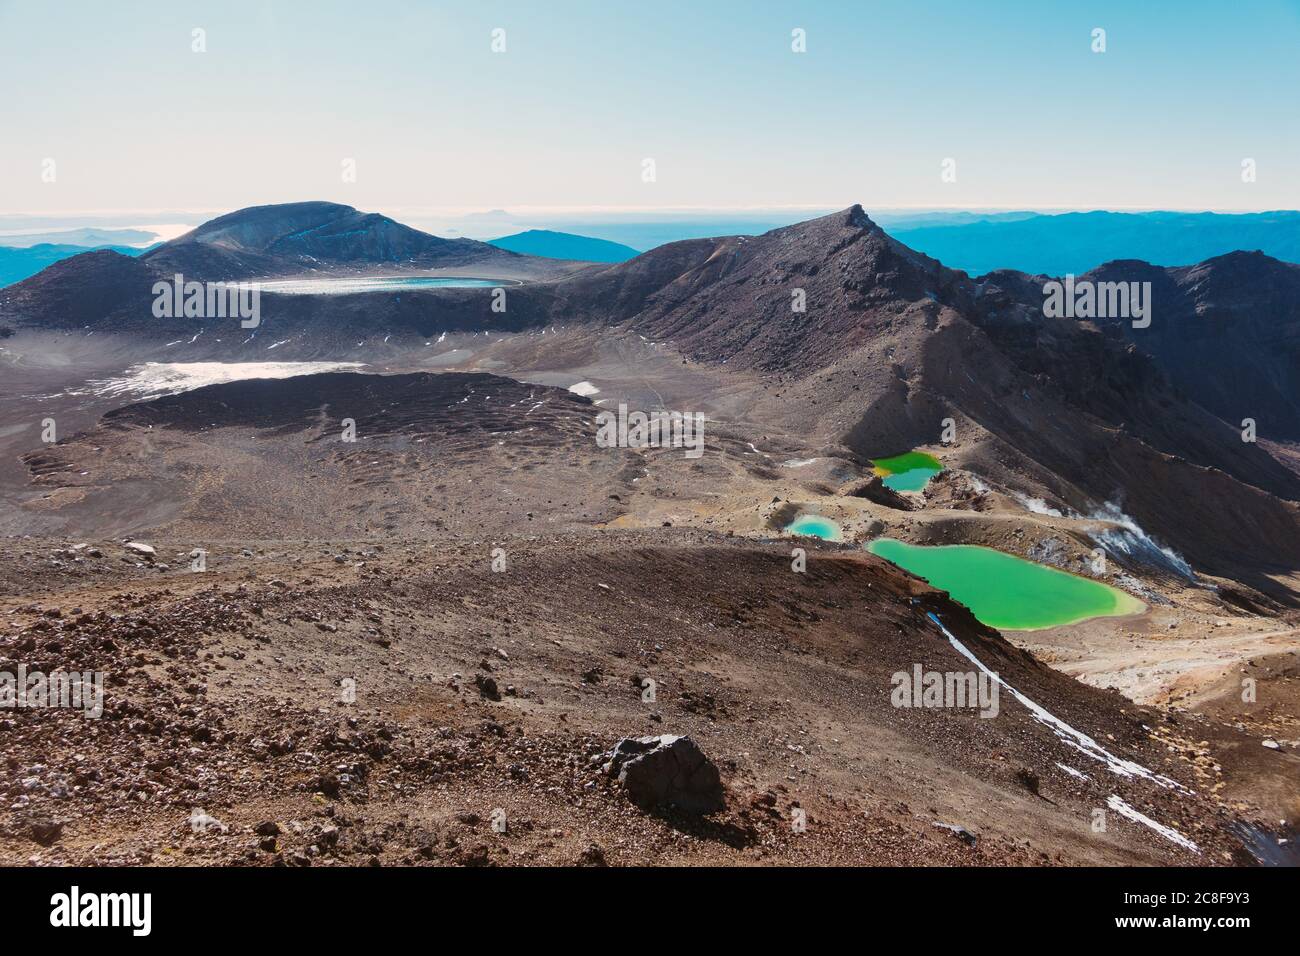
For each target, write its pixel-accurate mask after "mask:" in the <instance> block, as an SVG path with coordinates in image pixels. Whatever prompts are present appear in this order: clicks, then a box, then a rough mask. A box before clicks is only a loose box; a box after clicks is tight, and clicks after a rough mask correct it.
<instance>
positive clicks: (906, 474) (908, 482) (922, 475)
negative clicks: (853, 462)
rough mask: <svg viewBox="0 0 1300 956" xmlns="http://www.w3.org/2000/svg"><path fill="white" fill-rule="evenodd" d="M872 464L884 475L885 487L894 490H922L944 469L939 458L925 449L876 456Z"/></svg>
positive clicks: (877, 471)
mask: <svg viewBox="0 0 1300 956" xmlns="http://www.w3.org/2000/svg"><path fill="white" fill-rule="evenodd" d="M871 464H872V466H873V470H874V471H875V473H876V474H878V475H883V476H884V479H885V480H884V485H885V487H886V488H891V489H893V490H894V491H920V490H921V489H922V488H924V487H925V483H926V482H927V481H929V480H930V479H931V478H933V477H934V476H935V475H937V474H939V472H941V471H943V465H942V464H941V463H940V461H939V459H938V458H935V457H934V455H927V454H926V453H925V452H923V451H909V452H906V453H905V454H902V455H894V456H893V457H892V458H876V459H873V460H872V462H871Z"/></svg>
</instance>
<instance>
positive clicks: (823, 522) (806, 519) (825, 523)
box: [785, 515, 840, 541]
mask: <svg viewBox="0 0 1300 956" xmlns="http://www.w3.org/2000/svg"><path fill="white" fill-rule="evenodd" d="M785 530H786V531H789V532H790V533H791V534H801V535H805V536H807V537H810V538H821V539H822V540H823V541H838V540H840V529H839V526H838V525H837V524H836V523H835V522H834V521H831V520H830V519H829V518H823V517H822V516H821V515H800V516H799V517H798V518H795V519H794V520H793V521H791V522H790V523H789V524H788V525H786V526H785Z"/></svg>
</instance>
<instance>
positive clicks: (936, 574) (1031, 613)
mask: <svg viewBox="0 0 1300 956" xmlns="http://www.w3.org/2000/svg"><path fill="white" fill-rule="evenodd" d="M867 550H868V551H870V552H871V553H872V554H878V555H880V557H882V558H884V559H885V560H887V561H891V562H893V563H894V564H896V565H898V566H899V567H900V568H904V569H906V570H908V571H911V572H912V573H913V574H915V575H917V576H918V577H921V578H924V579H925V580H926V581H928V582H930V583H931V584H933V585H934V586H935V587H936V588H939V589H941V590H944V591H947V592H948V593H949V594H950V595H951V596H952V598H953V600H955V601H959V602H960V603H962V604H964V605H966V606H967V607H968V608H970V609H971V613H972V614H974V615H975V617H977V618H978V619H979V620H980V621H981V622H982V623H984V624H987V625H989V627H996V628H1000V629H1002V630H1011V631H1032V630H1039V629H1041V628H1045V627H1059V626H1060V625H1062V624H1076V623H1078V622H1079V621H1086V620H1088V619H1089V618H1093V617H1118V616H1120V615H1123V614H1137V613H1139V612H1140V611H1143V610H1145V609H1146V605H1145V604H1143V603H1142V602H1141V601H1139V600H1138V599H1137V598H1135V597H1133V596H1131V595H1129V594H1125V593H1124V592H1123V591H1120V590H1117V589H1116V588H1113V587H1111V586H1110V585H1108V584H1102V583H1101V582H1100V581H1093V580H1090V579H1089V578H1084V577H1080V576H1079V575H1077V574H1070V573H1069V572H1067V571H1061V570H1058V569H1057V568H1050V567H1048V566H1047V565H1044V564H1035V563H1034V562H1033V561H1026V560H1024V559H1023V558H1017V557H1015V556H1014V555H1010V554H1003V553H1002V552H1001V551H994V550H993V549H992V548H981V547H977V546H975V545H968V544H953V545H938V546H933V547H927V546H925V545H914V544H906V543H904V542H902V541H895V540H894V539H892V538H877V539H876V540H875V541H872V542H871V543H870V544H869V545H868V546H867Z"/></svg>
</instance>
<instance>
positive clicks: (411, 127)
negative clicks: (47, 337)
mask: <svg viewBox="0 0 1300 956" xmlns="http://www.w3.org/2000/svg"><path fill="white" fill-rule="evenodd" d="M1098 28H1100V29H1103V30H1105V52H1094V49H1093V47H1094V45H1095V41H1094V37H1093V31H1094V30H1095V29H1098ZM796 29H798V30H803V31H804V32H805V36H806V52H801V53H799V52H794V50H793V49H792V42H793V40H792V31H794V30H796ZM195 30H202V31H203V34H202V38H203V45H204V46H205V49H204V50H203V51H202V52H196V50H195V49H194V47H195V45H196V40H195V34H194V31H195ZM494 30H503V31H504V45H505V49H504V51H503V52H494V50H493V48H492V47H493V31H494ZM497 36H498V38H500V36H501V34H498V35H497ZM499 45H500V43H499V39H498V46H499ZM0 87H2V88H3V89H4V90H5V91H6V93H5V96H4V97H3V104H2V105H0V216H3V215H5V214H15V213H71V212H74V211H75V212H90V211H101V212H121V211H127V210H133V211H142V210H167V209H185V210H202V211H225V210H230V209H235V208H240V207H243V206H250V205H257V204H262V203H273V202H290V201H298V200H307V199H326V200H332V201H336V202H344V203H348V204H350V205H353V206H356V207H358V208H362V209H376V210H381V211H385V212H389V213H390V214H393V213H399V214H400V213H401V212H403V211H406V212H414V211H419V210H452V211H460V212H473V211H485V210H493V209H507V210H510V211H511V212H521V211H529V210H534V211H538V210H540V211H543V212H545V211H546V210H569V211H572V210H575V209H591V210H605V211H608V210H627V209H631V210H644V209H655V210H669V209H687V208H698V209H746V208H748V209H775V208H782V207H810V208H813V207H815V208H842V207H845V206H848V205H850V204H852V203H854V202H861V203H862V204H863V205H865V206H866V207H867V209H868V210H872V209H881V208H892V209H898V208H911V207H933V208H945V209H953V208H1003V209H1044V210H1051V209H1094V208H1105V209H1156V208H1160V209H1189V210H1204V209H1213V210H1265V209H1281V208H1287V209H1293V208H1297V206H1300V185H1298V184H1300V95H1297V93H1298V92H1300V0H1233V2H1230V3H1229V2H1201V0H1178V2H1174V0H1150V2H1143V3H1133V2H1131V0H1128V2H1116V3H1111V2H1077V0H1036V2H1018V0H987V2H979V3H974V2H966V0H953V2H946V0H933V2H927V0H898V2H894V0H837V2H832V0H822V2H790V0H787V2H767V0H744V2H740V0H687V2H678V0H655V2H650V3H640V2H632V0H602V2H586V0H545V2H532V0H530V2H505V0H474V2H463V3H460V2H436V0H410V2H401V0H367V2H364V3H361V2H356V0H349V2H330V0H281V2H273V0H220V2H188V0H165V2H151V0H140V2H132V0H120V2H112V3H108V2H103V0H93V2H81V0H0ZM1247 159H1250V160H1254V164H1255V166H1254V168H1255V172H1256V175H1255V181H1253V182H1243V177H1242V163H1243V161H1244V160H1247ZM50 160H52V161H53V165H52V166H50V164H49V162H48V161H50ZM347 160H352V161H353V162H354V164H355V167H354V168H355V181H345V178H344V163H345V161H347ZM646 160H653V163H654V177H653V181H646V177H645V168H646V167H645V162H646ZM945 160H952V161H953V163H952V164H951V165H950V166H948V167H947V168H948V169H949V170H951V171H955V177H953V176H949V177H948V178H949V179H950V180H951V181H945V177H944V176H943V173H944V169H945V166H944V162H945ZM49 170H52V171H53V176H52V177H51V176H50V175H49ZM50 178H52V180H53V181H46V180H48V179H50Z"/></svg>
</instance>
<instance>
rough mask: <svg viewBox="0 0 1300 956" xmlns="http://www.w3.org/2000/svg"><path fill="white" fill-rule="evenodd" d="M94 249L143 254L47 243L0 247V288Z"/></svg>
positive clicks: (119, 248)
mask: <svg viewBox="0 0 1300 956" xmlns="http://www.w3.org/2000/svg"><path fill="white" fill-rule="evenodd" d="M96 249H111V250H112V251H113V252H116V253H118V254H119V255H123V256H138V255H140V253H142V252H144V250H143V249H136V248H134V247H132V246H76V245H65V244H63V243H58V244H55V243H48V242H46V243H41V244H39V245H35V246H26V247H23V248H12V247H9V246H0V287H3V286H7V285H11V284H12V283H14V282H21V281H22V280H23V279H26V278H27V277H28V276H34V275H36V273H38V272H40V271H41V270H42V269H44V268H45V267H46V266H50V265H53V264H54V263H56V262H58V261H59V260H61V259H67V258H70V257H71V256H76V255H80V254H81V253H83V252H92V251H94V250H96Z"/></svg>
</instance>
